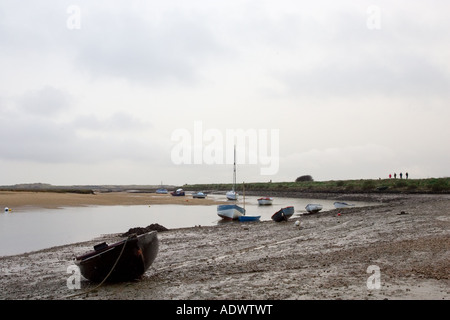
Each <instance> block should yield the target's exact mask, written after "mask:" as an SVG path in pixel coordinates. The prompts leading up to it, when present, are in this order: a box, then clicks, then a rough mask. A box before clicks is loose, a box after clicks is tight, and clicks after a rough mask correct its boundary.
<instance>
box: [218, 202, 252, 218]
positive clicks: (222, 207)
mask: <svg viewBox="0 0 450 320" xmlns="http://www.w3.org/2000/svg"><path fill="white" fill-rule="evenodd" d="M217 215H218V216H219V217H221V218H222V219H225V220H238V219H239V217H240V216H244V215H245V209H244V208H242V207H240V206H238V205H237V204H219V205H218V206H217Z"/></svg>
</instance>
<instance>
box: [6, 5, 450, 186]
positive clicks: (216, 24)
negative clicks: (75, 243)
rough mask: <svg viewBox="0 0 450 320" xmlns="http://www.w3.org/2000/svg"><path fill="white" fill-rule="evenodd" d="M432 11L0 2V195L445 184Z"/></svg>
mask: <svg viewBox="0 0 450 320" xmlns="http://www.w3.org/2000/svg"><path fill="white" fill-rule="evenodd" d="M448 12H450V2H448V1H445V0H430V1H426V2H423V1H406V0H405V1H380V0H372V1H333V0H317V1H296V0H295V1H294V0H292V1H287V0H286V1H285V0H276V1H272V0H265V1H264V0H229V1H211V0H198V1H194V0H187V1H181V0H179V1H172V0H165V1H150V0H149V1H129V0H127V1H125V0H124V1H77V0H74V1H72V0H71V1H64V0H46V1H20V2H18V1H12V0H11V1H10V0H3V1H1V2H0V137H1V138H0V150H1V151H0V185H8V184H16V183H33V182H42V183H51V184H56V185H72V184H159V183H161V181H162V182H163V183H165V184H184V183H210V182H231V181H232V167H233V166H232V158H233V154H232V153H233V145H234V144H238V145H237V150H238V151H237V153H238V158H239V159H238V170H237V173H238V178H237V180H238V181H246V182H252V181H269V180H272V181H293V180H295V178H296V177H298V176H300V175H304V174H309V175H312V176H313V178H314V179H315V180H338V179H359V178H374V179H377V178H379V177H381V178H387V177H388V175H389V173H394V172H396V173H397V174H398V173H400V172H406V171H408V172H409V175H410V177H411V178H427V177H443V176H449V175H450V167H449V165H448V164H449V163H450V150H449V137H450V126H449V125H448V123H449V119H450V108H449V106H450V105H449V101H450V99H449V98H450V90H449V89H450V58H449V57H450V36H449V35H450V20H449V18H448ZM241 138H242V139H241ZM237 141H241V142H237ZM242 141H244V142H242ZM230 159H231V160H230Z"/></svg>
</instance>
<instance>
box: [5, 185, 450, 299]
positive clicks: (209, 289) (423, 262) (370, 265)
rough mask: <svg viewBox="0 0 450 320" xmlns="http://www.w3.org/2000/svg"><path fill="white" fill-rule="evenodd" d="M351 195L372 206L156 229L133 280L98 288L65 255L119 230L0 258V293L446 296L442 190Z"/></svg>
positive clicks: (23, 197) (56, 197)
mask: <svg viewBox="0 0 450 320" xmlns="http://www.w3.org/2000/svg"><path fill="white" fill-rule="evenodd" d="M341 196H342V197H344V195H341ZM334 197H336V195H334ZM352 197H354V198H355V200H361V199H363V198H367V197H369V198H370V199H368V200H370V201H377V202H378V203H379V205H376V206H371V207H362V208H347V209H334V210H330V211H323V212H319V213H317V214H311V215H299V214H295V215H294V216H293V217H292V218H291V219H290V220H289V221H287V222H280V223H276V222H273V221H261V222H251V223H234V222H233V223H223V224H220V225H217V226H212V227H204V226H197V227H193V228H184V229H170V230H169V231H164V232H159V233H158V238H159V241H160V247H159V253H158V255H157V257H156V260H155V262H154V263H153V265H152V266H151V267H150V268H149V270H147V272H146V273H145V274H144V276H143V277H142V279H139V280H136V281H133V282H126V283H114V284H110V283H105V284H103V285H102V286H100V287H97V284H95V283H91V282H89V281H88V280H86V279H84V278H82V279H81V287H80V288H79V289H70V288H69V287H68V279H69V277H70V276H71V273H70V272H68V270H70V267H71V266H73V265H74V264H73V258H74V257H75V256H77V255H80V254H82V253H85V252H86V251H90V250H91V249H92V247H93V245H95V244H97V243H99V242H102V241H106V242H108V243H112V242H115V241H118V240H120V239H122V238H120V236H119V235H118V234H113V235H101V236H100V235H99V238H96V239H86V241H85V242H80V243H74V244H71V245H64V246H58V247H53V248H48V249H44V250H40V251H35V252H30V253H26V254H20V255H15V256H6V257H0V299H13V300H55V299H56V300H61V299H63V300H112V299H120V300H155V299H159V300H161V299H162V300H169V299H170V300H328V299H333V300H336V299H344V300H348V299H351V300H354V299H356V300H366V299H368V300H384V299H389V300H403V299H420V300H443V299H445V300H448V299H450V195H425V194H398V195H392V194H371V195H361V194H359V195H351V194H347V195H345V198H346V199H351V198H352ZM142 198H143V197H141V196H140V197H138V196H136V195H134V194H133V193H106V194H96V195H79V194H54V193H33V192H30V193H23V192H0V204H3V203H8V204H9V205H10V206H11V207H12V206H14V208H17V210H21V209H27V210H29V209H30V208H33V207H46V208H58V207H59V206H70V205H73V206H75V205H77V206H80V205H113V204H142V203H140V201H143V200H142ZM144 198H145V197H144ZM149 198H150V195H149ZM149 198H146V199H145V204H148V203H149ZM316 198H317V195H316ZM6 200H7V201H6ZM186 200H188V201H186ZM195 200H197V201H201V200H199V199H192V198H188V197H186V198H183V197H165V196H160V197H156V196H154V197H153V198H152V200H151V201H155V202H153V203H163V202H164V201H167V203H179V204H180V205H189V204H196V201H195ZM197 203H198V202H197ZM203 203H204V204H210V205H214V204H215V203H214V202H211V203H205V202H203ZM296 221H299V222H300V225H299V226H297V225H296V224H295V222H296ZM136 227H145V226H136ZM126 231H127V230H124V232H126Z"/></svg>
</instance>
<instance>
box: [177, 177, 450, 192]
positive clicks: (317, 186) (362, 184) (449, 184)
mask: <svg viewBox="0 0 450 320" xmlns="http://www.w3.org/2000/svg"><path fill="white" fill-rule="evenodd" d="M231 187H232V185H231V184H223V183H222V184H185V185H184V186H182V188H184V189H185V190H230V189H231ZM236 188H237V189H238V191H241V190H242V183H241V184H238V185H236ZM245 190H246V191H278V192H280V191H281V192H351V193H450V178H429V179H376V180H375V179H360V180H330V181H300V182H246V183H245Z"/></svg>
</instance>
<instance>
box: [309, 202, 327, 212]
mask: <svg viewBox="0 0 450 320" xmlns="http://www.w3.org/2000/svg"><path fill="white" fill-rule="evenodd" d="M322 208H323V207H322V205H321V204H316V203H310V204H308V205H307V206H306V207H305V209H306V211H308V213H317V212H319V211H320V210H322Z"/></svg>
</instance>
